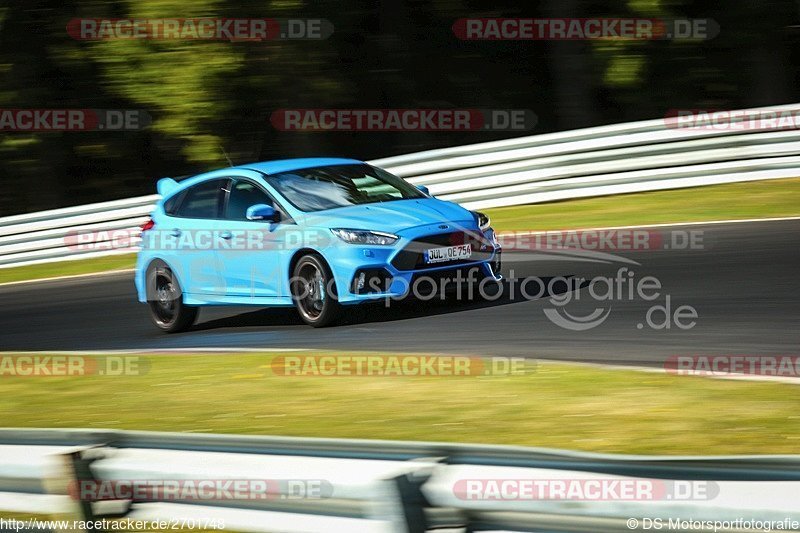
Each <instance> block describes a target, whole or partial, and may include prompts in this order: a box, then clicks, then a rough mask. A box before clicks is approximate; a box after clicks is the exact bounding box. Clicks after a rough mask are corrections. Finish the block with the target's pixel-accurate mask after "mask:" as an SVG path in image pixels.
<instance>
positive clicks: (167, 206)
mask: <svg viewBox="0 0 800 533" xmlns="http://www.w3.org/2000/svg"><path fill="white" fill-rule="evenodd" d="M184 196H186V191H181V192H179V193H178V194H174V195H172V197H170V198H169V199H167V201H166V202H164V212H165V213H166V214H168V215H175V213H176V212H177V211H178V208H179V207H180V205H181V200H183V198H184Z"/></svg>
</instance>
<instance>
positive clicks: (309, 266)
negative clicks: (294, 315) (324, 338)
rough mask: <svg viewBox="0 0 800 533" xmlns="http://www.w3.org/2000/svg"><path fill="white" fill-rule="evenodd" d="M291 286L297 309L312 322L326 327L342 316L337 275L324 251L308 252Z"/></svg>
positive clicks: (315, 325)
mask: <svg viewBox="0 0 800 533" xmlns="http://www.w3.org/2000/svg"><path fill="white" fill-rule="evenodd" d="M290 286H291V290H292V300H293V301H294V305H295V307H297V312H298V313H300V318H302V319H303V322H305V323H306V324H308V325H309V326H313V327H315V328H322V327H325V326H329V325H331V324H333V323H334V322H335V321H336V319H338V318H339V316H340V314H341V306H340V305H339V301H338V297H337V294H336V286H335V283H334V280H333V275H332V274H331V271H330V269H329V268H328V265H327V264H325V261H324V260H323V259H322V257H321V256H320V255H318V254H308V255H304V256H303V257H301V258H300V260H299V261H297V264H296V265H295V267H294V271H293V272H292V279H291V283H290Z"/></svg>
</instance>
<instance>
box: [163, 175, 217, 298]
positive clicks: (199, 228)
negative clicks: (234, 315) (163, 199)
mask: <svg viewBox="0 0 800 533" xmlns="http://www.w3.org/2000/svg"><path fill="white" fill-rule="evenodd" d="M227 184H228V179H227V178H222V179H210V180H206V181H202V182H200V183H198V184H196V185H193V186H191V187H189V188H187V189H186V190H185V191H183V192H182V193H180V198H179V204H177V205H175V206H174V208H172V209H171V211H172V213H169V214H168V218H167V219H166V220H165V221H164V224H162V225H160V227H161V230H162V232H163V235H162V236H161V237H160V242H161V246H162V247H163V251H162V254H163V256H164V257H165V259H166V260H167V262H168V263H169V264H171V265H172V266H173V268H174V269H176V270H177V274H178V278H179V281H180V282H181V285H182V287H183V290H184V292H186V293H188V294H195V295H213V294H222V293H224V284H223V281H222V279H221V278H220V277H219V275H218V269H219V265H218V262H219V258H218V256H217V252H216V249H217V248H218V247H219V246H220V244H219V243H218V242H215V238H216V235H217V234H218V229H217V228H218V226H219V224H220V223H221V222H222V221H221V214H222V206H223V203H224V199H225V194H226V192H227V189H226V186H227Z"/></svg>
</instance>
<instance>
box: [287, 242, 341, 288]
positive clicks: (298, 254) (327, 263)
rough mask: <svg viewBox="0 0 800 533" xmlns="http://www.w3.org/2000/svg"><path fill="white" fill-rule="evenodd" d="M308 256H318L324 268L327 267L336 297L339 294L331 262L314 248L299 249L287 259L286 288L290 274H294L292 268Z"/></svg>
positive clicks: (337, 282)
mask: <svg viewBox="0 0 800 533" xmlns="http://www.w3.org/2000/svg"><path fill="white" fill-rule="evenodd" d="M310 254H313V255H318V256H319V257H320V258H322V261H323V262H324V263H325V266H326V267H328V271H329V272H330V273H331V276H332V277H333V290H334V291H335V292H336V294H337V295H338V294H339V281H338V280H337V279H336V272H335V271H334V269H333V268H331V262H330V261H328V258H327V257H325V254H323V253H322V252H320V251H319V250H316V249H314V248H308V247H306V248H300V249H299V250H296V251H295V252H294V253H293V254H292V257H291V258H290V259H289V267H288V269H287V272H286V282H287V287H288V286H289V285H290V283H289V282H290V280H291V279H292V273H293V272H294V267H295V266H296V265H297V262H298V261H300V258H301V257H303V256H304V255H310ZM290 292H291V291H290Z"/></svg>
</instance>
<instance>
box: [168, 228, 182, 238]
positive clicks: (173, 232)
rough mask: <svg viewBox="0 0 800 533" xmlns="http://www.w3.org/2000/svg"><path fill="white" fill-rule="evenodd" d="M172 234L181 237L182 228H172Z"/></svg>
mask: <svg viewBox="0 0 800 533" xmlns="http://www.w3.org/2000/svg"><path fill="white" fill-rule="evenodd" d="M170 235H172V236H173V237H180V236H181V230H179V229H178V228H175V229H173V230H172V232H170Z"/></svg>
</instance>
